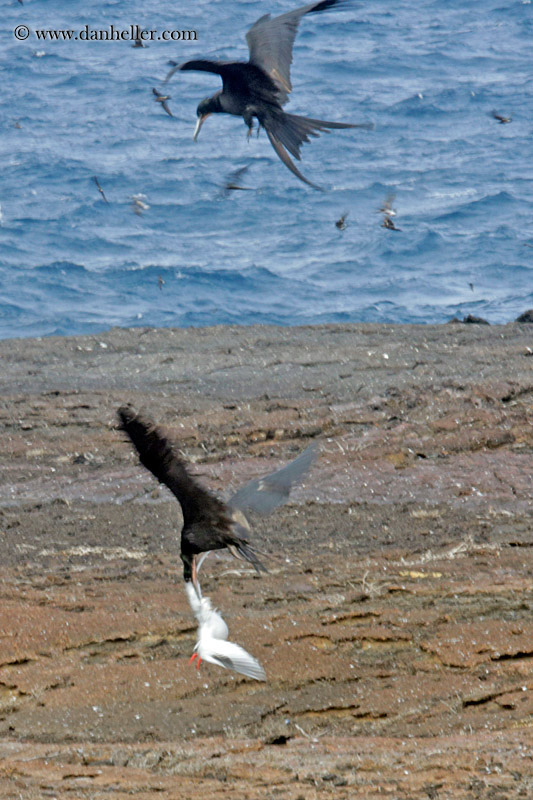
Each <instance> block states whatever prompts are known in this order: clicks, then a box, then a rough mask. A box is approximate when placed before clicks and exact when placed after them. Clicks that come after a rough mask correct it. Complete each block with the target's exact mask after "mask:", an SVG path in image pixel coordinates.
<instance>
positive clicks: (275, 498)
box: [118, 406, 316, 595]
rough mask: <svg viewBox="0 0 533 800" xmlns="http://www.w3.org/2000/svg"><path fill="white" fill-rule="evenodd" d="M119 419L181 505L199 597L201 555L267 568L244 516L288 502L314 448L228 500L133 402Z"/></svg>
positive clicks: (187, 557)
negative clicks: (218, 553)
mask: <svg viewBox="0 0 533 800" xmlns="http://www.w3.org/2000/svg"><path fill="white" fill-rule="evenodd" d="M118 417H119V427H120V429H121V430H123V431H124V432H125V433H126V434H127V435H128V436H129V438H130V439H131V441H132V443H133V445H134V447H135V448H136V450H137V452H138V454H139V459H140V461H141V464H143V466H144V467H146V469H148V470H149V471H150V472H151V473H152V474H153V475H154V476H155V477H156V478H157V479H158V480H159V481H160V482H161V483H164V484H165V486H167V487H168V488H169V489H170V491H171V492H172V493H173V494H174V496H175V497H176V499H177V500H178V502H179V504H180V506H181V510H182V513H183V528H182V530H181V560H182V561H183V578H184V580H185V582H186V583H188V582H192V583H193V584H194V586H195V588H196V590H197V592H198V594H199V595H200V589H199V586H198V582H197V576H196V572H197V567H196V558H197V556H198V555H199V554H200V553H204V552H207V551H209V550H223V549H224V548H227V549H228V550H229V551H230V552H231V553H232V554H233V555H234V556H237V557H241V558H244V559H246V560H247V561H249V562H250V563H251V564H252V565H253V566H254V567H255V569H256V570H257V572H266V571H267V569H266V567H265V566H264V565H263V564H262V563H261V561H260V560H259V559H258V557H257V554H256V551H255V550H254V549H253V548H252V547H251V545H250V543H249V533H250V526H249V523H248V520H247V517H246V514H248V513H249V512H250V511H252V512H255V513H256V514H269V513H270V512H271V511H273V510H274V509H275V508H277V507H278V506H280V505H281V504H282V503H284V502H285V501H286V500H287V499H288V497H289V494H290V491H291V488H292V487H293V486H294V484H296V483H298V482H299V481H300V480H301V479H302V478H303V476H304V475H305V473H306V472H307V470H308V469H309V467H310V465H311V463H312V461H313V460H314V458H315V454H316V449H315V447H313V445H311V446H310V447H308V448H307V449H306V450H304V451H303V453H301V454H300V455H299V456H298V457H297V458H295V459H294V461H291V462H290V463H289V464H287V465H286V466H285V467H282V468H281V469H279V470H277V471H276V472H273V473H272V474H271V475H266V476H265V477H264V478H260V479H256V480H253V481H250V483H248V484H246V485H245V486H244V487H243V488H242V489H240V490H239V491H238V492H236V493H235V494H234V495H233V496H232V497H231V498H230V499H229V500H228V502H227V503H224V502H223V501H222V500H220V499H219V498H218V497H216V495H214V494H213V493H212V492H210V491H209V490H208V489H205V488H204V487H203V486H202V485H201V484H200V483H199V481H198V480H197V478H195V477H194V476H193V475H191V474H190V472H189V470H188V468H187V465H186V464H185V462H184V461H183V459H182V458H181V457H180V456H179V455H178V451H177V448H176V447H175V445H173V444H172V442H171V441H170V440H169V439H168V438H167V437H166V436H165V434H164V433H163V431H162V430H161V429H160V428H158V427H157V426H156V425H155V424H154V422H153V421H152V420H151V419H150V418H149V417H147V416H145V415H143V414H137V413H136V412H135V411H134V410H133V408H131V406H122V407H121V408H119V410H118Z"/></svg>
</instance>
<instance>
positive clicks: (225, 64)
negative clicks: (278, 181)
mask: <svg viewBox="0 0 533 800" xmlns="http://www.w3.org/2000/svg"><path fill="white" fill-rule="evenodd" d="M345 4H346V0H321V2H315V3H310V4H309V5H306V6H303V7H302V8H297V9H295V10H294V11H288V12H287V13H286V14H281V15H280V16H279V17H274V19H271V17H270V14H265V15H264V16H262V17H261V18H260V19H258V20H257V22H256V23H255V24H254V25H252V27H251V28H250V30H249V31H248V33H247V34H246V41H247V42H248V49H249V53H250V57H249V60H248V61H247V62H241V61H219V62H217V61H207V60H195V61H186V62H185V63H184V64H181V65H177V66H174V67H173V68H172V69H171V70H170V72H169V73H168V75H167V77H166V78H165V81H167V80H168V79H169V78H170V77H171V76H172V75H173V74H174V73H175V72H176V71H177V70H195V71H198V72H212V73H214V74H215V75H220V77H221V78H222V90H221V91H218V92H216V94H214V95H213V96H212V97H208V98H206V99H205V100H202V102H201V103H200V104H199V105H198V108H197V111H196V113H197V118H198V119H197V122H196V128H195V131H194V135H193V138H194V140H196V138H197V137H198V134H199V133H200V128H201V127H202V125H203V123H204V121H205V120H206V119H207V117H208V116H209V115H210V114H220V113H223V114H233V115H234V116H237V117H243V119H244V121H245V123H246V125H247V126H248V137H250V135H251V132H252V130H253V124H254V123H253V120H254V118H255V119H257V121H258V125H259V129H260V128H264V130H265V131H266V134H267V136H268V138H269V140H270V143H271V145H272V147H273V148H274V150H275V151H276V153H277V155H278V156H279V158H280V159H281V161H282V162H283V163H284V164H285V166H286V167H287V168H288V169H290V171H291V172H292V173H293V174H294V175H296V177H297V178H299V179H300V180H301V181H303V182H304V183H307V184H308V185H309V186H312V187H313V188H314V189H319V190H321V187H320V186H317V185H316V184H315V183H312V182H311V181H309V180H308V179H307V178H306V177H304V176H303V175H302V173H301V172H300V171H299V169H298V168H297V167H296V165H295V164H294V162H293V161H292V160H291V158H290V156H289V154H290V155H292V156H293V157H294V158H296V159H297V160H298V161H299V160H300V159H301V156H300V148H301V145H302V144H303V143H304V142H309V141H310V139H309V137H310V136H314V137H316V136H319V135H320V133H323V132H329V129H331V128H366V129H371V128H372V127H373V126H372V125H368V124H359V125H352V124H348V123H346V122H326V121H325V120H320V119H312V118H310V117H301V116H297V115H296V114H287V113H286V112H285V111H283V106H284V105H285V103H286V102H287V100H288V99H289V93H290V91H291V90H292V84H291V78H290V66H291V63H292V48H293V44H294V40H295V38H296V33H297V30H298V25H299V24H300V20H301V18H302V17H303V16H305V15H306V14H314V13H318V12H320V11H326V10H328V9H336V8H342V7H343V6H344V5H345Z"/></svg>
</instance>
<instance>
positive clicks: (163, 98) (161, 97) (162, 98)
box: [152, 89, 174, 117]
mask: <svg viewBox="0 0 533 800" xmlns="http://www.w3.org/2000/svg"><path fill="white" fill-rule="evenodd" d="M152 94H154V95H155V101H156V103H161V105H162V106H163V108H164V109H165V111H166V112H167V114H168V115H169V117H173V116H174V114H173V113H172V111H171V110H170V108H169V107H168V103H167V100H170V99H171V97H170V95H169V94H161V92H158V91H157V89H152Z"/></svg>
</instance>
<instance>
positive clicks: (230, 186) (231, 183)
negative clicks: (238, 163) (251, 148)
mask: <svg viewBox="0 0 533 800" xmlns="http://www.w3.org/2000/svg"><path fill="white" fill-rule="evenodd" d="M249 169H250V165H249V164H246V166H244V167H239V169H236V170H234V171H233V172H230V174H229V175H228V177H227V179H226V183H225V184H224V188H223V189H222V194H223V195H224V197H227V196H228V194H229V193H230V192H236V191H241V192H250V191H253V190H252V187H251V186H241V185H240V183H239V181H240V179H241V178H242V176H243V175H245V174H246V173H247V172H248V170H249Z"/></svg>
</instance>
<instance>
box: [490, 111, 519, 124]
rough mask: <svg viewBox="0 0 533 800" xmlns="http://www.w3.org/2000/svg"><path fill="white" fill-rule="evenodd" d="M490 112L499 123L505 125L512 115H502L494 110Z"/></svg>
mask: <svg viewBox="0 0 533 800" xmlns="http://www.w3.org/2000/svg"><path fill="white" fill-rule="evenodd" d="M490 113H491V116H492V117H494V119H496V120H498V122H499V123H500V125H505V124H506V123H507V122H512V119H513V118H512V117H504V116H502V114H498V113H497V112H496V111H491V112H490Z"/></svg>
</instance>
